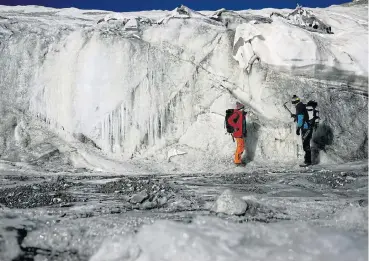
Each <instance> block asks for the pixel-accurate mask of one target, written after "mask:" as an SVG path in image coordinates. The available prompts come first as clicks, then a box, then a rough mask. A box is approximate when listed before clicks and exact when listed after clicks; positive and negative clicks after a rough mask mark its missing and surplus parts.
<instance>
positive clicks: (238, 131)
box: [226, 102, 246, 165]
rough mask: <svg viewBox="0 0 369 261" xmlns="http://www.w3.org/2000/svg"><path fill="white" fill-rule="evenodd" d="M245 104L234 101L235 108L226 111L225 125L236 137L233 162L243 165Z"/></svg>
mask: <svg viewBox="0 0 369 261" xmlns="http://www.w3.org/2000/svg"><path fill="white" fill-rule="evenodd" d="M244 109H245V106H244V105H243V104H242V103H239V102H236V109H229V110H227V111H226V127H227V132H228V133H231V135H232V137H233V138H234V139H236V144H237V147H236V152H235V154H234V163H235V164H236V165H245V162H243V161H242V160H241V156H242V153H243V152H244V150H245V138H246V112H245V111H244Z"/></svg>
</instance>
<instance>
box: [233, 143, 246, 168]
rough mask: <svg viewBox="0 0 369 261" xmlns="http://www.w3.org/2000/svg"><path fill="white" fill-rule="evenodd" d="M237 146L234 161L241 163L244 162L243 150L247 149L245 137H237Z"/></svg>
mask: <svg viewBox="0 0 369 261" xmlns="http://www.w3.org/2000/svg"><path fill="white" fill-rule="evenodd" d="M235 139H236V143H237V147H236V153H235V154H234V163H235V164H240V163H242V160H241V156H242V153H243V151H244V150H245V140H244V138H235Z"/></svg>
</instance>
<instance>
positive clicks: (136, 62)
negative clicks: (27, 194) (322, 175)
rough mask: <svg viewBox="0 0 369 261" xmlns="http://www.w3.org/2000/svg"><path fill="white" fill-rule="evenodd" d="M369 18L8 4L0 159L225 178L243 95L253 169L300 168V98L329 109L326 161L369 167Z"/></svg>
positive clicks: (348, 11) (350, 9)
mask: <svg viewBox="0 0 369 261" xmlns="http://www.w3.org/2000/svg"><path fill="white" fill-rule="evenodd" d="M367 11H368V6H367V4H365V3H364V4H355V5H349V6H331V7H328V8H323V9H320V8H316V9H311V8H303V9H296V10H286V9H283V10H276V9H263V10H247V11H238V12H232V11H227V10H224V9H221V10H218V11H216V12H211V11H204V12H197V11H194V10H191V9H190V8H188V7H185V6H180V7H178V8H176V9H174V10H173V11H145V12H136V13H113V12H107V11H99V10H91V11H86V10H78V9H75V8H70V9H53V8H44V7H37V6H27V7H23V6H17V7H8V6H0V12H1V19H0V40H1V45H0V55H1V59H0V77H1V79H2V80H1V81H0V89H1V97H0V99H1V103H0V114H1V117H2V121H1V123H0V157H1V158H2V159H4V160H8V161H12V162H27V163H29V164H31V165H33V166H35V165H36V166H38V167H40V168H44V169H49V170H50V169H52V170H53V171H58V170H62V169H67V168H79V169H91V170H104V171H109V172H115V173H117V172H123V171H125V172H127V173H128V172H129V173H138V172H141V173H143V172H150V171H151V172H152V171H158V172H191V171H196V172H206V171H215V170H218V169H219V168H221V167H224V166H229V164H230V163H231V158H232V154H233V150H234V144H233V142H232V139H231V138H230V137H229V135H225V130H224V128H223V121H224V117H223V116H224V113H225V110H226V109H227V108H232V107H233V106H234V103H235V101H236V100H240V101H241V102H244V103H245V104H246V108H247V110H248V111H249V114H248V118H247V121H248V137H247V140H246V147H247V153H246V158H247V160H248V161H249V162H252V164H256V165H260V164H269V165H275V164H285V163H287V162H296V161H297V160H300V159H301V156H302V154H303V152H302V147H301V141H300V137H297V136H296V135H295V133H294V132H295V127H294V123H292V122H291V119H290V118H289V114H288V113H287V112H286V111H285V110H284V108H283V106H282V105H283V103H284V102H286V101H288V100H289V99H290V97H291V95H293V94H297V95H299V96H301V97H302V99H303V101H305V102H306V101H308V100H310V99H315V100H316V101H317V102H318V103H319V108H320V111H321V113H320V114H321V117H322V124H321V127H320V128H319V129H318V131H317V132H316V135H315V137H314V139H313V140H314V142H315V143H314V144H315V145H314V146H315V147H314V153H315V154H316V155H318V154H319V155H318V158H319V159H320V161H321V162H322V163H332V162H346V161H351V160H357V159H363V158H367V127H368V124H367V120H368V119H367V118H368V117H367V83H368V32H367V29H368V22H367V19H368V15H367ZM273 13H280V14H281V15H280V16H278V15H272V14H273ZM296 17H300V18H301V19H302V20H301V19H300V18H299V19H300V20H301V21H303V20H304V19H305V18H306V19H308V20H306V19H305V20H306V21H310V20H309V19H312V18H311V17H314V19H317V21H320V22H321V23H324V25H326V26H329V27H330V28H331V31H332V32H333V34H327V33H326V32H325V33H324V32H321V31H319V30H315V31H314V30H311V28H310V26H309V24H308V25H307V26H306V25H305V24H301V23H294V20H293V19H295V20H296V19H297V18H296ZM292 18H293V19H292ZM305 20H304V21H305ZM314 21H315V20H314ZM313 29H314V28H313ZM291 109H292V107H291ZM175 152H180V153H177V154H176V153H175ZM173 153H174V154H173ZM52 161H54V163H55V162H57V164H52V163H50V164H49V163H47V162H52ZM131 163H133V165H129V164H131ZM227 164H228V165H227ZM252 164H251V165H252ZM55 165H58V166H59V167H58V168H59V169H55V167H51V166H55Z"/></svg>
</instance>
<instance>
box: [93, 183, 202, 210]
mask: <svg viewBox="0 0 369 261" xmlns="http://www.w3.org/2000/svg"><path fill="white" fill-rule="evenodd" d="M97 191H98V192H100V193H104V194H113V195H114V198H115V199H118V200H120V201H121V202H122V204H126V205H125V207H126V208H127V209H128V210H130V209H141V210H148V209H153V208H165V211H166V212H177V211H192V210H199V209H202V206H203V205H205V203H204V202H203V200H202V199H199V198H198V197H196V196H194V195H189V194H186V195H184V194H183V193H181V191H180V185H178V184H175V183H170V182H168V181H166V180H164V179H163V178H157V177H153V176H149V177H123V178H121V179H120V180H118V181H112V182H108V183H105V184H102V185H98V188H97Z"/></svg>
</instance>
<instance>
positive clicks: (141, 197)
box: [130, 191, 149, 204]
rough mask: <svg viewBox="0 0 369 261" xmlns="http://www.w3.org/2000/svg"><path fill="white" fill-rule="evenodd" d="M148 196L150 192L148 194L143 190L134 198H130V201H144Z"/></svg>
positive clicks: (133, 202) (134, 202) (135, 202)
mask: <svg viewBox="0 0 369 261" xmlns="http://www.w3.org/2000/svg"><path fill="white" fill-rule="evenodd" d="M148 197H149V194H147V193H146V191H141V192H139V193H137V194H135V195H133V196H132V198H131V199H130V202H131V203H132V204H137V203H142V202H143V201H144V200H145V199H147V198H148Z"/></svg>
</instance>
